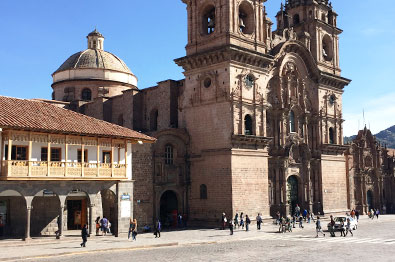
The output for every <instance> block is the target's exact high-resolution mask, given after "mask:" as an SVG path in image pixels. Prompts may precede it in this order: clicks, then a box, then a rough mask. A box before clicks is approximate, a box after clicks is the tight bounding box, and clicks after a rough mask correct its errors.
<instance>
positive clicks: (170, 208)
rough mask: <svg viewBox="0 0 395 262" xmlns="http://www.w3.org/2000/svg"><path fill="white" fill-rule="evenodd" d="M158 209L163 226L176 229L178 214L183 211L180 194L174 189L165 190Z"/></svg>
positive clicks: (160, 197) (160, 196)
mask: <svg viewBox="0 0 395 262" xmlns="http://www.w3.org/2000/svg"><path fill="white" fill-rule="evenodd" d="M158 207H159V210H158V211H159V212H158V214H159V218H160V220H161V221H162V224H163V225H164V226H167V227H175V226H176V225H177V214H179V213H182V211H183V210H182V198H181V197H180V194H179V193H178V192H177V191H176V190H173V189H166V190H163V191H162V192H161V194H160V195H159V201H158Z"/></svg>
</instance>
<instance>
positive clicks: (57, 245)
mask: <svg viewBox="0 0 395 262" xmlns="http://www.w3.org/2000/svg"><path fill="white" fill-rule="evenodd" d="M360 220H361V221H364V223H365V222H366V223H368V222H367V221H368V218H367V217H362V218H361V219H360ZM381 221H383V222H385V221H395V216H381V217H380V220H379V222H381ZM304 227H305V228H304V229H303V230H302V229H299V228H298V225H296V228H295V230H294V232H293V233H286V234H305V235H314V234H315V224H314V223H311V224H308V223H304ZM324 228H326V227H324ZM277 232H278V226H276V225H274V224H271V223H265V224H264V225H263V227H262V230H261V231H258V230H257V229H256V225H255V224H253V225H251V226H250V231H249V232H246V231H245V230H241V229H239V230H237V229H236V230H235V232H234V235H233V236H230V235H229V230H228V229H226V230H218V229H188V230H183V231H172V232H162V234H161V238H155V236H154V235H153V233H146V234H139V235H138V236H137V241H133V242H132V241H128V239H127V236H120V237H118V238H116V237H113V236H99V237H96V236H94V237H91V238H89V239H88V243H87V247H86V248H81V247H80V243H81V238H80V237H64V238H62V239H60V240H56V239H54V238H50V239H48V238H39V239H33V240H31V241H29V242H24V241H21V240H2V241H0V247H1V248H0V260H1V261H14V260H18V259H27V258H38V257H40V258H45V257H51V256H62V255H64V256H65V255H73V254H84V253H85V254H86V253H97V252H109V251H120V250H134V249H150V248H160V247H175V246H186V245H200V244H215V243H223V242H232V241H245V240H251V239H259V238H264V237H267V236H268V235H270V234H278V233H277Z"/></svg>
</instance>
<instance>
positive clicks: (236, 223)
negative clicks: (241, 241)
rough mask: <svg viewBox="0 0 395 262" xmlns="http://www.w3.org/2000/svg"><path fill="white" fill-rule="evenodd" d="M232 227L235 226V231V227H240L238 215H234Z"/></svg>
mask: <svg viewBox="0 0 395 262" xmlns="http://www.w3.org/2000/svg"><path fill="white" fill-rule="evenodd" d="M234 226H235V229H236V226H237V227H240V225H239V213H236V215H235V219H234Z"/></svg>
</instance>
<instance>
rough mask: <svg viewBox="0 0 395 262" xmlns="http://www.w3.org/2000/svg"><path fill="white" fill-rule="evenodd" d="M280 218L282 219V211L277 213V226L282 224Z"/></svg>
mask: <svg viewBox="0 0 395 262" xmlns="http://www.w3.org/2000/svg"><path fill="white" fill-rule="evenodd" d="M280 218H281V214H280V211H277V213H276V225H278V224H280Z"/></svg>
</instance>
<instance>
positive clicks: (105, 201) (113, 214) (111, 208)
mask: <svg viewBox="0 0 395 262" xmlns="http://www.w3.org/2000/svg"><path fill="white" fill-rule="evenodd" d="M101 198H102V205H103V217H105V218H107V219H108V221H110V223H111V228H110V231H111V233H112V234H114V232H117V226H118V220H117V217H118V216H117V214H118V211H117V203H116V201H117V198H116V196H115V194H114V192H112V191H111V190H109V189H105V190H102V191H101Z"/></svg>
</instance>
